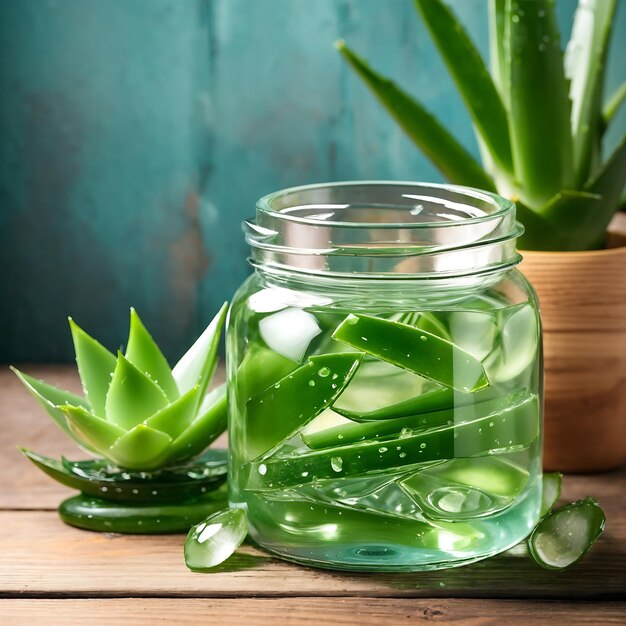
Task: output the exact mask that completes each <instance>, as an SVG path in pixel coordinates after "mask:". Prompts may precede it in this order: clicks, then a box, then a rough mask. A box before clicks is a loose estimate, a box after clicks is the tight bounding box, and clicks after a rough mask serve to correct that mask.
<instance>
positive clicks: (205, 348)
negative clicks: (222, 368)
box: [172, 302, 228, 398]
mask: <svg viewBox="0 0 626 626" xmlns="http://www.w3.org/2000/svg"><path fill="white" fill-rule="evenodd" d="M227 311H228V303H226V302H225V303H224V304H223V305H222V308H221V309H220V310H219V311H218V313H217V315H216V316H215V317H214V318H213V320H212V321H211V323H210V324H209V325H208V326H207V328H206V330H205V331H204V332H203V333H202V334H201V335H200V337H198V339H197V341H196V342H195V343H194V344H193V346H191V348H189V350H188V351H187V352H186V353H185V354H184V355H183V356H182V357H181V359H180V361H178V363H176V365H175V366H174V369H173V370H172V375H173V376H174V380H176V384H177V386H178V390H179V392H180V393H181V394H183V393H187V391H189V390H190V389H191V388H192V387H195V386H196V385H198V386H199V387H200V398H203V397H204V394H205V393H206V390H207V387H208V384H209V381H210V380H211V378H212V376H213V373H214V372H215V368H216V366H217V349H218V347H219V343H220V334H221V332H222V326H223V325H224V320H225V319H226V312H227Z"/></svg>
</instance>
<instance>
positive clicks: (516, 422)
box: [247, 395, 539, 490]
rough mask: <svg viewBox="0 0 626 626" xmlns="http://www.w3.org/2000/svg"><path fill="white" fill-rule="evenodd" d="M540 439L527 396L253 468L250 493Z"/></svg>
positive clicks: (259, 463)
mask: <svg viewBox="0 0 626 626" xmlns="http://www.w3.org/2000/svg"><path fill="white" fill-rule="evenodd" d="M538 433H539V407H538V400H537V397H536V396H534V395H532V396H527V397H525V398H524V399H523V400H521V401H519V402H518V404H516V405H513V406H509V407H507V408H506V409H504V410H502V411H501V412H500V413H497V414H493V415H487V416H485V417H481V418H479V419H476V420H474V421H471V422H466V423H464V424H453V425H451V426H444V427H441V428H436V429H433V430H428V431H424V432H421V433H417V434H413V435H411V436H406V437H403V436H402V434H401V435H400V436H399V437H394V438H389V439H381V440H375V441H366V442H362V443H357V444H351V445H346V446H337V447H334V448H326V449H323V450H315V451H303V450H301V449H300V450H296V451H294V452H292V453H289V454H285V455H278V454H276V455H273V456H270V457H268V458H264V459H262V460H257V461H254V462H253V463H250V464H249V466H248V467H247V469H249V480H248V484H247V489H249V490H266V489H279V488H283V487H289V486H292V485H298V484H304V483H307V482H311V481H313V480H316V479H322V478H333V477H334V478H340V477H344V476H357V475H360V474H365V473H367V472H376V471H383V470H388V469H396V468H402V467H405V466H410V465H416V464H419V463H424V462H428V461H443V460H448V459H452V458H455V457H471V456H478V455H482V454H489V453H493V450H496V449H503V451H505V450H507V449H511V448H515V447H523V446H527V445H529V444H530V443H532V442H533V441H534V440H535V439H536V438H537V436H538Z"/></svg>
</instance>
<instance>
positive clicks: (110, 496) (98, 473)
mask: <svg viewBox="0 0 626 626" xmlns="http://www.w3.org/2000/svg"><path fill="white" fill-rule="evenodd" d="M22 452H23V453H24V455H25V456H26V457H27V458H28V459H30V460H31V461H32V462H33V463H34V464H35V465H36V466H37V467H38V468H39V469H40V470H41V471H43V472H45V473H46V474H47V475H48V476H50V477H51V478H52V479H54V480H56V481H57V482H59V483H61V484H62V485H65V486H66V487H70V488H71V489H77V490H78V491H81V492H82V493H84V494H87V495H90V496H95V497H99V498H103V499H105V500H115V501H132V502H155V501H158V502H162V501H166V502H169V501H180V500H185V499H191V498H199V497H202V496H204V494H205V493H207V492H209V491H213V490H214V489H217V487H219V486H220V485H222V484H223V483H224V482H225V481H226V470H227V458H226V456H227V455H226V450H208V451H207V454H206V455H202V457H200V458H198V459H197V460H196V461H195V462H193V463H189V464H185V465H180V466H176V467H169V468H167V469H165V470H160V471H158V472H153V473H148V472H143V471H142V472H132V471H130V472H129V471H126V470H121V469H118V468H114V467H111V466H110V464H109V463H108V462H107V461H103V460H101V459H94V460H90V461H68V460H67V459H63V460H62V461H57V460H56V459H50V458H48V457H45V456H42V455H41V454H37V453H36V452H32V451H31V450H25V449H23V450H22Z"/></svg>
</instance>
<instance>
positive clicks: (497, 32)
mask: <svg viewBox="0 0 626 626" xmlns="http://www.w3.org/2000/svg"><path fill="white" fill-rule="evenodd" d="M506 3H507V0H489V10H488V13H487V14H488V16H489V63H490V65H491V76H492V78H493V82H494V84H495V86H496V88H497V89H498V92H499V94H500V98H501V99H502V102H503V105H504V108H505V110H506V109H508V96H509V85H508V72H507V66H506V62H507V50H506V45H507V39H508V38H507V35H506Z"/></svg>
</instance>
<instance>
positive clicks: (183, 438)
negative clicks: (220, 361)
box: [168, 385, 228, 463]
mask: <svg viewBox="0 0 626 626" xmlns="http://www.w3.org/2000/svg"><path fill="white" fill-rule="evenodd" d="M207 400H209V402H207V405H205V406H206V408H205V409H204V411H200V412H199V416H198V417H197V418H196V419H195V420H194V421H193V422H192V423H191V424H190V425H189V426H188V427H187V428H186V429H185V430H184V431H183V432H182V433H181V434H180V435H179V436H178V437H177V438H176V439H175V440H174V442H173V443H172V445H171V447H170V449H169V451H168V462H169V463H173V462H175V461H179V460H180V459H187V458H189V457H192V456H195V455H196V454H200V452H202V451H203V450H204V449H205V448H206V447H207V446H208V445H210V444H211V443H212V442H213V441H215V440H216V439H217V438H218V437H219V436H220V435H221V434H222V433H223V432H224V431H225V430H226V425H227V422H228V398H227V397H226V385H220V387H218V388H217V389H215V390H213V391H212V392H211V393H210V394H208V395H207Z"/></svg>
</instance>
